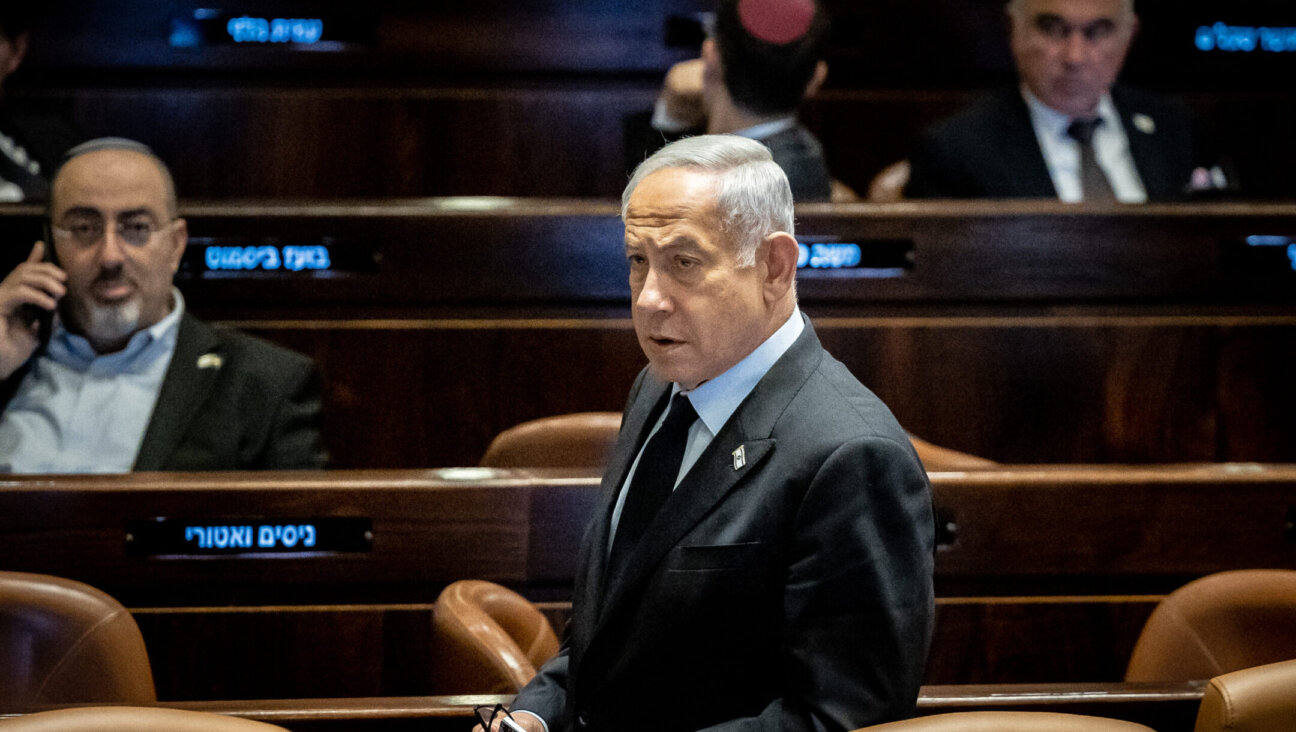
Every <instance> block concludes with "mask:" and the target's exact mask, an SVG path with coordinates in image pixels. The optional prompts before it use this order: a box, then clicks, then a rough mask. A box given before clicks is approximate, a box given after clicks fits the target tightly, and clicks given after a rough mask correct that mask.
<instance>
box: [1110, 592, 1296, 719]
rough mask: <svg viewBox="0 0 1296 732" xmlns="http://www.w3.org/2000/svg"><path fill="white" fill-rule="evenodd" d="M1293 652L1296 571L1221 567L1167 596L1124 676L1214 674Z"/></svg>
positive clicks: (1195, 676) (1280, 658) (1128, 678)
mask: <svg viewBox="0 0 1296 732" xmlns="http://www.w3.org/2000/svg"><path fill="white" fill-rule="evenodd" d="M1289 658H1296V571H1294V570H1286V569H1247V570H1236V571H1232V572H1220V573H1218V574H1212V575H1207V576H1206V577H1202V578H1201V579H1198V580H1194V581H1192V582H1189V583H1188V584H1186V585H1184V586H1183V587H1180V588H1179V589H1178V590H1175V591H1174V592H1172V593H1170V594H1169V595H1167V596H1166V597H1165V599H1164V600H1162V601H1161V603H1160V604H1159V605H1158V606H1157V608H1156V610H1154V611H1153V612H1152V615H1151V617H1149V618H1148V620H1147V623H1146V624H1145V625H1144V626H1143V632H1142V634H1141V635H1140V636H1139V639H1138V641H1137V642H1136V643H1135V644H1134V652H1133V654H1132V655H1131V656H1130V662H1129V667H1128V668H1127V669H1126V671H1125V680H1126V681H1190V680H1195V679H1210V678H1214V677H1215V676H1219V675H1220V674H1226V673H1229V672H1230V671H1237V670H1240V669H1244V668H1249V667H1251V666H1260V665H1263V664H1266V663H1274V662H1277V661H1285V660H1287V659H1289ZM1294 693H1296V692H1294ZM1293 729H1296V726H1293Z"/></svg>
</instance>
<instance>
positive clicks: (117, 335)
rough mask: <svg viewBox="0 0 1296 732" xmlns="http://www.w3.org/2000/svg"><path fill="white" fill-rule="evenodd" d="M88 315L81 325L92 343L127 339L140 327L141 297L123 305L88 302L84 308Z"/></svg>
mask: <svg viewBox="0 0 1296 732" xmlns="http://www.w3.org/2000/svg"><path fill="white" fill-rule="evenodd" d="M84 310H85V315H86V317H85V318H84V319H82V322H81V326H82V327H83V328H84V329H85V333H84V335H85V337H86V340H88V341H90V342H91V343H113V342H116V341H120V340H125V339H127V338H129V337H130V336H131V334H133V333H134V332H135V331H136V330H138V329H139V322H140V303H139V299H137V298H132V299H131V300H129V301H127V302H125V303H122V304H121V305H110V306H106V305H95V304H93V303H90V304H87V305H86V306H85V308H84Z"/></svg>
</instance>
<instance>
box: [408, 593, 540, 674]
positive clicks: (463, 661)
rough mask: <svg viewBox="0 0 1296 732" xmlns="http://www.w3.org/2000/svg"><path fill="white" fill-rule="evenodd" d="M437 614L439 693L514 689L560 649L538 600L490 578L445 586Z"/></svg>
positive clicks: (437, 605)
mask: <svg viewBox="0 0 1296 732" xmlns="http://www.w3.org/2000/svg"><path fill="white" fill-rule="evenodd" d="M434 617H435V618H436V636H435V638H436V640H435V643H436V648H435V653H434V659H435V661H434V662H435V663H436V668H435V669H434V670H433V677H434V685H435V690H436V692H437V693H440V694H515V693H517V691H518V690H519V689H521V688H522V687H523V686H524V685H525V684H526V683H527V682H528V681H530V680H531V677H532V676H535V673H536V669H537V668H539V667H540V666H541V665H542V664H543V663H544V662H545V661H548V660H549V659H550V658H552V657H553V656H554V654H556V653H557V652H558V637H557V636H556V635H555V634H554V631H553V628H552V627H550V626H549V621H548V620H547V619H546V618H545V616H544V615H543V614H541V612H540V611H539V610H538V609H536V607H535V605H532V604H531V602H530V601H529V600H527V599H526V598H525V597H522V596H521V595H519V594H517V593H516V592H513V591H512V590H510V589H508V588H506V587H501V586H499V585H497V584H494V583H492V582H485V581H483V580H460V581H459V582H455V583H453V584H451V585H450V586H449V587H446V588H445V590H443V591H442V592H441V595H440V596H439V597H437V601H436V610H435V613H434Z"/></svg>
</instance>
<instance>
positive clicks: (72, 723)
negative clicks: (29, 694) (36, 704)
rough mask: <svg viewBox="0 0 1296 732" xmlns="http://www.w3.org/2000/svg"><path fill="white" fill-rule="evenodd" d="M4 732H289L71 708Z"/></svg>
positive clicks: (10, 722) (196, 717)
mask: <svg viewBox="0 0 1296 732" xmlns="http://www.w3.org/2000/svg"><path fill="white" fill-rule="evenodd" d="M0 730H3V732H276V731H277V732H286V730H284V728H283V727H278V726H275V725H273V724H266V723H265V722H255V721H253V720H250V719H240V718H238V717H227V716H224V715H221V714H210V713H208V712H193V711H189V710H185V709H165V708H162V707H71V708H68V709H55V710H53V711H49V712H37V713H35V714H26V715H23V716H21V717H11V718H9V719H0Z"/></svg>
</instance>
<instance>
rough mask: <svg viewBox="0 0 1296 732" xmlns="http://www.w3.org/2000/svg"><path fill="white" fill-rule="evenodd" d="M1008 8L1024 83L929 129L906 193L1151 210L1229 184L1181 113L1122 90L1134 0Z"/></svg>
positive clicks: (1031, 1) (1015, 0)
mask: <svg viewBox="0 0 1296 732" xmlns="http://www.w3.org/2000/svg"><path fill="white" fill-rule="evenodd" d="M1007 11H1008V18H1009V22H1010V27H1011V46H1012V54H1013V60H1014V62H1015V63H1016V66H1017V72H1018V75H1019V77H1020V81H1021V84H1020V87H1019V88H1017V89H1005V90H1001V91H998V92H994V93H991V94H990V95H988V96H987V97H985V98H983V99H981V100H980V101H979V102H977V103H976V104H974V105H973V106H971V107H969V108H967V109H965V110H963V111H962V112H960V113H959V114H957V115H955V116H954V117H952V118H950V119H948V120H946V121H944V122H942V123H940V124H938V125H936V126H935V127H933V128H932V129H931V130H928V131H927V132H926V133H925V134H924V135H923V136H922V138H921V139H920V140H919V141H918V144H917V147H916V149H915V151H914V153H913V155H912V156H911V158H910V165H911V172H910V179H909V182H908V185H907V186H906V188H905V195H906V196H907V197H911V198H1057V199H1060V200H1062V201H1067V202H1080V201H1084V202H1087V203H1099V204H1101V203H1111V202H1116V201H1119V202H1122V203H1142V202H1145V201H1166V200H1176V199H1181V198H1183V197H1184V196H1185V195H1186V193H1187V190H1188V188H1189V185H1190V183H1192V184H1193V185H1194V187H1197V188H1209V187H1222V183H1221V182H1219V181H1214V182H1213V181H1212V180H1211V179H1210V177H1209V174H1208V173H1207V172H1206V170H1205V169H1204V168H1202V169H1200V170H1194V166H1195V165H1196V163H1197V161H1196V159H1195V158H1196V150H1195V149H1194V143H1193V139H1192V134H1191V129H1190V124H1189V122H1188V115H1187V113H1186V112H1185V111H1184V110H1183V109H1182V108H1181V107H1180V106H1178V105H1175V104H1172V103H1170V102H1169V101H1167V100H1164V99H1160V98H1158V97H1155V96H1153V95H1150V94H1147V93H1143V92H1139V91H1137V90H1134V89H1130V88H1128V87H1123V86H1120V85H1116V84H1115V82H1116V77H1117V75H1118V74H1119V73H1120V70H1121V67H1122V66H1123V65H1124V63H1125V55H1126V53H1127V52H1128V51H1129V47H1130V43H1131V42H1132V41H1133V39H1134V35H1135V32H1136V31H1137V29H1138V17H1137V16H1136V15H1135V14H1134V0H1009V2H1008V6H1007ZM1203 176H1206V178H1205V179H1204V180H1203V179H1202V177H1203Z"/></svg>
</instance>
